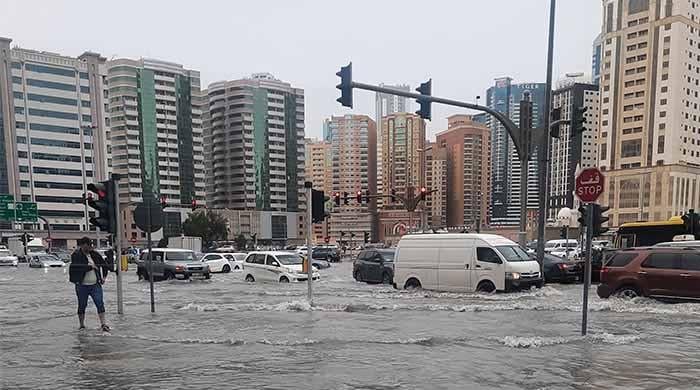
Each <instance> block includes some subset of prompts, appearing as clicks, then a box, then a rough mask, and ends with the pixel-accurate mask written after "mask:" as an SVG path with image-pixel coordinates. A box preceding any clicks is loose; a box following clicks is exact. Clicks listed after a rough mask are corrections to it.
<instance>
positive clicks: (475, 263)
mask: <svg viewBox="0 0 700 390" xmlns="http://www.w3.org/2000/svg"><path fill="white" fill-rule="evenodd" d="M543 283H544V282H543V280H542V277H541V275H540V266H539V263H537V261H534V260H532V259H531V258H530V257H529V256H528V255H527V253H525V251H524V250H523V249H522V248H520V247H519V246H518V244H516V243H515V242H513V241H511V240H509V239H507V238H504V237H501V236H497V235H493V234H454V233H449V234H415V235H406V236H403V237H402V238H401V241H399V245H398V247H397V249H396V257H395V258H394V287H396V288H402V289H405V288H424V289H427V290H440V291H454V292H465V291H466V292H471V291H482V292H492V291H495V290H497V291H510V290H514V289H519V288H529V287H532V286H537V287H542V285H543Z"/></svg>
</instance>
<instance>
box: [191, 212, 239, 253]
mask: <svg viewBox="0 0 700 390" xmlns="http://www.w3.org/2000/svg"><path fill="white" fill-rule="evenodd" d="M182 230H183V231H184V232H185V235H186V236H192V237H201V238H202V246H204V247H206V248H209V247H211V245H212V243H213V242H214V241H221V240H226V239H227V238H228V227H227V226H226V220H225V219H224V218H223V217H222V216H221V215H219V214H217V213H216V212H214V211H211V210H206V211H202V210H197V211H193V212H191V213H189V214H188V215H187V219H186V220H185V222H184V223H183V224H182Z"/></svg>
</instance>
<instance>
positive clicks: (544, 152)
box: [537, 0, 557, 273]
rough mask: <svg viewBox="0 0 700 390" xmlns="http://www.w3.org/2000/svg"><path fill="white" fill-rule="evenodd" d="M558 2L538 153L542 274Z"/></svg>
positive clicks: (552, 10)
mask: <svg viewBox="0 0 700 390" xmlns="http://www.w3.org/2000/svg"><path fill="white" fill-rule="evenodd" d="M556 4H557V1H556V0H550V5H549V39H548V42H547V80H546V86H545V90H544V107H543V111H544V128H545V130H546V131H544V132H542V134H540V147H539V150H538V151H537V156H538V162H539V167H538V170H539V173H540V181H539V191H540V198H539V200H540V202H539V208H538V210H539V215H538V216H537V217H538V218H537V219H538V223H537V262H539V263H540V272H541V273H544V267H543V264H544V232H545V224H546V223H547V203H548V201H549V196H548V195H549V130H550V111H551V110H550V107H551V105H552V61H553V56H554V22H555V15H556Z"/></svg>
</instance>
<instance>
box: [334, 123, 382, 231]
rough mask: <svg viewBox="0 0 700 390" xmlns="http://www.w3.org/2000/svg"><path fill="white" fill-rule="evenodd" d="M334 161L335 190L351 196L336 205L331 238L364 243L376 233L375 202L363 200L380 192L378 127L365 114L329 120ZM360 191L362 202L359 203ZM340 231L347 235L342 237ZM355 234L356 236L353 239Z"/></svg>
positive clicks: (374, 200) (373, 200)
mask: <svg viewBox="0 0 700 390" xmlns="http://www.w3.org/2000/svg"><path fill="white" fill-rule="evenodd" d="M329 129H330V138H331V153H330V154H331V159H332V164H333V165H332V178H333V181H332V191H333V192H334V193H336V192H337V193H340V194H341V195H342V196H343V197H345V194H347V196H348V197H349V199H347V201H345V200H343V201H341V203H340V207H338V206H335V205H334V206H333V212H332V214H331V229H330V236H331V240H332V241H334V242H339V241H341V240H342V241H346V242H350V241H353V242H354V243H360V242H362V240H363V238H364V233H365V232H367V233H369V234H370V235H373V234H374V230H375V228H374V226H373V225H374V223H373V221H374V218H373V215H374V213H375V211H376V199H372V200H371V201H370V202H369V203H368V202H366V201H365V200H364V197H365V195H366V193H367V191H369V192H370V194H373V195H374V194H376V193H377V185H376V183H377V180H376V172H377V150H376V147H375V145H376V144H377V140H376V137H377V127H376V124H375V123H374V121H373V120H372V119H371V118H370V117H368V116H366V115H345V116H334V117H331V118H330V121H329ZM358 191H359V192H361V196H362V198H363V199H362V202H361V203H358V202H357V199H356V197H357V193H358ZM341 232H344V233H345V235H344V236H342V235H341ZM353 235H354V236H353Z"/></svg>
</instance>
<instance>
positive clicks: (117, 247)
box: [112, 173, 124, 314]
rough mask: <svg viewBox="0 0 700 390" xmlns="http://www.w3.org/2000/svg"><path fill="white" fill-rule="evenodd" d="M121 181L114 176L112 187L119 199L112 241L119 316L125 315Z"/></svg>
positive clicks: (115, 207)
mask: <svg viewBox="0 0 700 390" xmlns="http://www.w3.org/2000/svg"><path fill="white" fill-rule="evenodd" d="M119 179H120V176H119V174H116V173H114V174H112V182H113V183H114V185H113V186H112V188H113V191H114V199H117V201H116V202H114V220H115V221H117V223H115V227H116V229H115V231H114V239H113V240H112V246H113V249H112V250H113V251H114V260H115V261H116V263H117V264H116V266H117V313H118V314H124V290H123V287H122V286H123V277H122V255H121V254H122V250H121V240H122V224H121V223H119V222H118V221H119V220H120V218H119V217H120V210H119V201H118V199H119Z"/></svg>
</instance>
